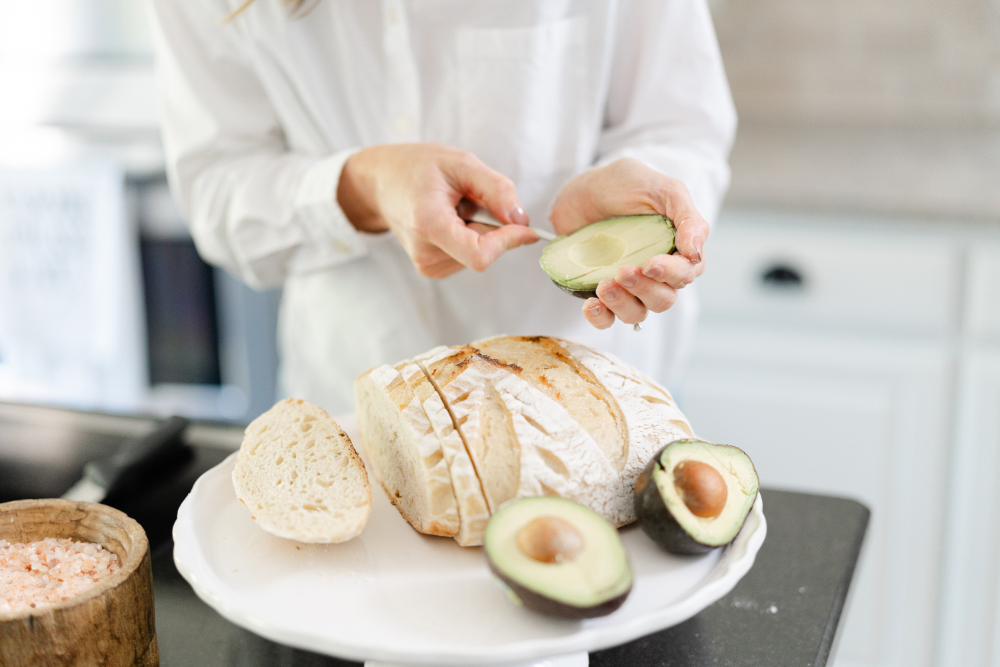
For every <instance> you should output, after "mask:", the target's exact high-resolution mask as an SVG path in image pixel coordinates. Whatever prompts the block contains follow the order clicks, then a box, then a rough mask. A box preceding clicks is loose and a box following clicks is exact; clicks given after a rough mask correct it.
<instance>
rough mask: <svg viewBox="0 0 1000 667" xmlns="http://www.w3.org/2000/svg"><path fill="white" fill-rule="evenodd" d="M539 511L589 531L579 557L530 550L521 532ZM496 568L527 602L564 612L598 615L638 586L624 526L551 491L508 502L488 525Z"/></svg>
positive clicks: (517, 596) (568, 615)
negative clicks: (522, 544) (557, 557)
mask: <svg viewBox="0 0 1000 667" xmlns="http://www.w3.org/2000/svg"><path fill="white" fill-rule="evenodd" d="M537 517H556V518H559V519H562V520H564V521H566V522H568V523H570V524H572V525H573V526H574V527H575V528H576V529H577V530H578V531H579V533H580V534H581V535H582V537H583V549H582V551H580V553H578V554H577V555H576V556H575V557H573V558H571V559H569V560H563V561H560V562H553V563H543V562H540V561H537V560H535V559H533V558H531V557H529V556H528V555H526V554H525V553H524V552H523V551H521V549H520V548H519V546H518V543H517V535H518V533H519V531H520V530H521V529H522V528H523V527H524V526H526V525H527V524H528V523H529V522H531V521H532V520H534V519H536V518H537ZM483 546H484V548H485V550H486V557H487V559H488V561H489V565H490V569H491V570H492V571H493V574H494V575H496V576H497V578H498V579H500V581H501V582H502V583H503V584H505V586H506V587H508V589H509V592H510V593H512V594H513V597H514V598H515V599H516V600H517V601H519V602H521V603H523V604H524V606H526V607H528V608H530V609H534V610H536V611H540V612H543V613H546V614H552V615H555V616H561V617H564V618H577V619H580V618H594V617H597V616H604V615H606V614H610V613H611V612H613V611H614V610H615V609H617V608H618V607H620V606H621V605H622V603H623V602H624V601H625V598H626V597H627V596H628V593H629V592H630V591H631V589H632V569H631V567H630V566H629V563H628V558H627V557H626V555H625V548H624V546H623V545H622V543H621V540H620V539H619V537H618V531H617V530H615V528H614V527H613V526H612V525H611V524H610V523H608V522H607V521H605V520H604V518H603V517H601V516H600V515H599V514H597V513H596V512H594V511H593V510H591V509H589V508H587V507H584V506H583V505H579V504H577V503H575V502H573V501H571V500H565V499H563V498H557V497H554V496H545V497H540V498H523V499H521V500H515V501H511V502H509V503H507V504H505V505H503V506H502V507H501V508H500V509H499V510H498V511H497V512H496V513H495V514H494V515H493V517H492V518H491V519H490V522H489V524H488V525H487V527H486V535H485V539H484V543H483Z"/></svg>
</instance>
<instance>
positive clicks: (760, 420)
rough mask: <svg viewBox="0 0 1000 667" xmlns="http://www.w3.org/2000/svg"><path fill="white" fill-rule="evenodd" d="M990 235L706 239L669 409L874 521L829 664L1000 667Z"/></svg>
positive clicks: (752, 232) (761, 465)
mask: <svg viewBox="0 0 1000 667" xmlns="http://www.w3.org/2000/svg"><path fill="white" fill-rule="evenodd" d="M998 241H1000V227H995V226H994V227H989V226H986V225H978V226H977V225H964V226H963V225H958V224H954V223H949V224H942V223H940V222H932V221H902V220H877V219H862V218H860V217H859V218H854V219H849V218H844V217H833V216H819V215H796V214H791V213H771V212H761V211H756V212H754V211H733V210H729V211H727V212H726V213H725V214H724V216H723V218H722V220H721V221H720V224H719V226H718V228H717V229H716V230H715V231H714V232H713V236H712V239H711V241H710V245H709V246H708V253H707V257H708V262H709V263H708V265H707V266H708V270H707V271H706V273H705V275H704V276H702V278H700V279H699V281H698V284H697V287H698V290H699V293H700V294H701V296H702V304H703V306H702V320H701V324H700V326H699V330H698V336H697V341H696V343H695V346H694V350H693V354H692V358H691V362H690V365H689V367H688V371H687V373H686V374H685V382H684V384H683V386H681V387H679V392H678V399H679V401H680V402H681V405H682V407H683V408H684V410H685V412H686V414H687V415H688V417H689V418H690V420H691V423H692V424H693V426H694V427H695V429H696V431H697V432H698V433H699V435H701V436H703V437H705V438H707V439H709V440H713V441H716V442H723V443H728V444H733V445H737V446H739V447H742V448H743V449H745V450H746V451H747V452H748V453H749V454H750V456H751V458H752V459H753V461H754V463H755V465H756V466H757V470H758V472H759V474H760V478H761V482H762V484H763V485H765V486H773V487H778V488H788V489H795V490H804V491H816V492H822V493H831V494H836V495H842V496H848V497H852V498H856V499H858V500H860V501H862V502H864V503H865V504H866V505H868V506H869V507H870V508H871V510H872V520H871V524H870V527H869V533H868V537H867V539H866V544H865V547H864V551H863V553H862V559H861V563H860V565H859V569H858V571H857V573H856V576H855V580H854V583H853V585H852V594H851V604H850V607H849V609H848V611H847V615H846V619H845V622H844V625H843V626H842V628H841V633H842V634H841V638H840V643H839V648H838V652H837V656H836V663H835V664H836V665H837V667H890V666H892V667H895V666H899V667H903V666H905V667H921V666H928V667H930V666H931V665H940V666H941V667H951V666H952V665H955V666H961V667H973V666H977V667H978V666H982V667H1000V639H998V637H1000V345H998V344H997V343H1000V337H997V335H996V334H997V332H1000V301H998V300H997V299H998V298H1000V291H998V290H1000V282H998V281H1000V243H998ZM956 388H957V391H956ZM986 450H989V452H990V453H989V455H986V453H985V452H986ZM764 501H765V508H766V502H767V498H766V495H765V497H764ZM765 511H766V509H765ZM960 519H961V520H960ZM946 536H947V538H946ZM946 539H947V542H946Z"/></svg>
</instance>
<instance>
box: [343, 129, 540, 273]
mask: <svg viewBox="0 0 1000 667" xmlns="http://www.w3.org/2000/svg"><path fill="white" fill-rule="evenodd" d="M463 199H467V200H470V201H472V202H474V203H475V204H478V205H480V206H483V207H485V208H487V209H489V211H490V213H492V214H493V215H494V217H496V218H497V219H498V220H499V221H501V222H503V223H505V225H504V226H503V227H486V226H484V225H478V224H471V225H467V224H466V223H465V221H464V220H462V218H461V217H459V215H458V211H457V209H456V207H458V205H459V202H461V201H462V200H463ZM337 202H338V203H339V204H340V207H341V208H342V209H343V210H344V213H345V214H346V215H347V219H348V220H350V221H351V224H353V225H354V227H355V228H356V229H358V230H359V231H363V232H383V231H387V230H388V231H392V233H393V234H395V235H396V237H397V238H398V239H399V242H400V243H401V244H402V245H403V248H404V249H405V250H406V252H407V254H409V256H410V259H411V260H412V261H413V265H414V266H415V267H416V269H417V272H418V273H420V275H422V276H427V277H428V278H444V277H445V276H449V275H451V274H453V273H455V272H456V271H459V270H461V269H462V267H468V268H470V269H472V270H473V271H484V270H486V268H487V267H489V266H490V265H491V264H492V263H493V262H495V261H496V259H497V258H498V257H500V255H502V254H503V253H504V252H506V251H508V250H511V249H512V248H516V247H518V246H522V245H524V244H526V243H534V242H535V241H537V240H538V236H537V235H536V234H535V233H534V232H533V231H532V230H530V229H528V228H527V225H528V216H527V214H526V213H525V212H524V209H523V208H522V207H521V203H520V201H519V200H518V198H517V193H516V192H515V190H514V184H513V183H512V182H511V180H510V179H509V178H507V177H506V176H503V175H502V174H499V173H497V172H495V171H493V170H492V169H490V168H489V167H487V166H486V165H485V164H483V163H482V162H481V161H480V160H479V158H477V157H476V156H475V155H473V154H471V153H467V152H463V151H458V150H455V149H454V148H451V147H449V146H445V145H443V144H433V143H419V144H384V145H379V146H371V147H369V148H365V149H362V150H361V151H359V152H357V153H355V154H354V155H353V156H351V157H350V158H349V159H348V160H347V162H346V163H345V165H344V169H343V172H341V176H340V183H339V185H338V187H337Z"/></svg>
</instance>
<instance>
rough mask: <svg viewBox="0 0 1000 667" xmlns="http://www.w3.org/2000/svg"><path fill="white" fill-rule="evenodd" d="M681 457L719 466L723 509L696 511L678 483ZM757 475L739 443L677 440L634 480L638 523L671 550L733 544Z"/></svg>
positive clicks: (753, 493) (689, 551)
mask: <svg viewBox="0 0 1000 667" xmlns="http://www.w3.org/2000/svg"><path fill="white" fill-rule="evenodd" d="M682 461H701V462H703V463H707V464H709V465H711V466H712V467H713V468H715V470H716V471H718V472H719V473H720V474H721V475H722V478H723V480H725V483H726V488H727V491H728V494H727V497H726V503H725V506H724V507H723V509H722V511H721V512H720V513H719V514H718V515H716V516H714V517H708V518H702V517H698V516H695V515H694V514H693V513H692V512H691V510H690V509H689V508H688V506H687V505H686V504H685V503H684V499H683V498H682V496H681V493H680V492H679V491H678V489H677V486H676V484H675V483H674V482H675V480H674V470H675V468H676V467H677V465H678V464H679V463H681V462H682ZM758 488H759V481H758V479H757V471H756V470H755V469H754V466H753V463H752V462H751V461H750V457H748V456H747V455H746V453H744V452H743V450H741V449H739V448H737V447H731V446H729V445H713V444H711V443H707V442H703V441H701V440H694V439H687V440H677V441H675V442H672V443H670V444H669V445H667V446H666V447H664V448H663V449H662V450H660V452H659V453H658V454H657V455H656V456H654V457H653V459H652V460H651V461H650V462H649V464H648V465H647V466H646V469H645V470H643V472H642V474H640V475H639V478H638V479H637V480H636V486H635V509H636V514H637V516H638V520H639V525H640V526H641V527H642V529H643V531H644V532H645V533H646V534H647V535H649V537H651V538H652V539H653V540H654V541H655V542H657V543H658V544H659V545H660V546H661V547H663V548H664V549H666V550H667V551H669V552H671V553H677V554H700V553H706V552H708V551H711V550H712V549H714V548H716V547H720V546H723V545H725V544H729V543H730V542H732V541H733V539H734V538H735V537H736V535H737V534H738V533H739V532H740V529H741V528H742V527H743V523H744V522H745V521H746V518H747V516H748V515H749V514H750V509H751V508H752V507H753V503H754V500H755V499H756V498H757V491H758Z"/></svg>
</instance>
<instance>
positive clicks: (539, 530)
mask: <svg viewBox="0 0 1000 667" xmlns="http://www.w3.org/2000/svg"><path fill="white" fill-rule="evenodd" d="M517 546H518V548H519V549H520V550H521V551H522V552H523V553H524V555H525V556H527V557H528V558H532V559H534V560H537V561H538V562H539V563H561V562H562V561H566V560H573V559H574V558H576V556H577V554H579V553H580V552H581V551H582V550H583V535H581V534H580V531H578V530H577V529H576V528H574V527H573V524H571V523H570V522H568V521H565V520H563V519H560V518H559V517H557V516H540V517H537V518H535V519H532V520H531V521H529V522H528V523H527V524H525V526H524V528H522V529H521V530H519V531H517Z"/></svg>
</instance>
